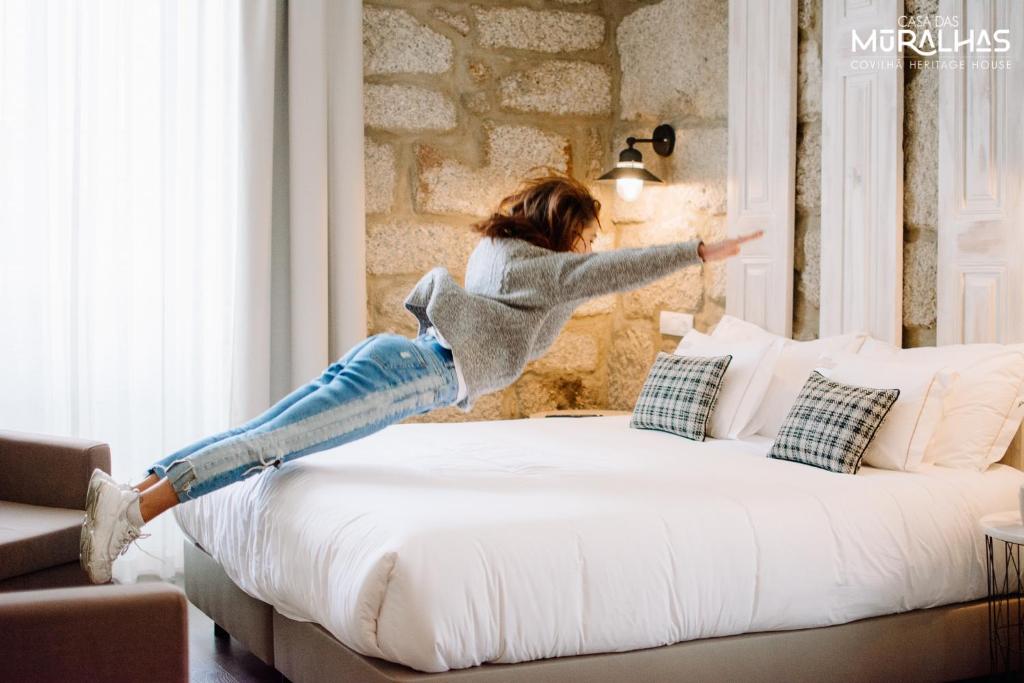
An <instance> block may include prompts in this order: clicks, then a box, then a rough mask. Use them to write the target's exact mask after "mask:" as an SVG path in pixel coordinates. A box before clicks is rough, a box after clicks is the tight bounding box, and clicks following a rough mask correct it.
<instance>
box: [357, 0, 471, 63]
mask: <svg viewBox="0 0 1024 683" xmlns="http://www.w3.org/2000/svg"><path fill="white" fill-rule="evenodd" d="M451 66H452V41H450V40H449V39H448V38H446V37H445V36H443V35H441V34H440V33H438V32H436V31H434V30H432V29H430V28H428V27H427V26H424V25H423V24H421V23H420V22H419V21H417V20H416V18H415V17H413V16H412V15H411V14H409V13H408V12H406V11H404V10H401V9H393V8H390V7H374V6H373V5H364V6H363V71H364V73H366V74H368V75H375V74H399V73H427V74H439V73H444V72H445V71H447V70H448V69H450V68H451Z"/></svg>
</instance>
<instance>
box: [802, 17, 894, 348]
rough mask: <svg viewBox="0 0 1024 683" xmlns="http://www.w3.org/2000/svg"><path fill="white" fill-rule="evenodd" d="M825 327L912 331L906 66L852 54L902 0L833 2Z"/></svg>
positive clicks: (824, 160) (828, 47)
mask: <svg viewBox="0 0 1024 683" xmlns="http://www.w3.org/2000/svg"><path fill="white" fill-rule="evenodd" d="M823 11H824V14H823V17H822V25H823V26H824V37H823V41H824V46H823V59H822V122H821V149H822V153H821V309H820V330H819V331H820V334H821V336H828V335H833V334H841V333H844V332H856V331H867V332H870V333H871V335H872V336H874V337H877V338H878V339H883V340H885V341H888V342H890V343H892V344H895V345H897V346H899V345H900V342H901V339H902V333H903V320H902V315H903V69H902V68H901V67H900V66H899V65H898V62H897V63H896V65H894V63H893V58H892V55H884V54H881V53H879V54H875V55H871V54H869V53H865V52H863V51H862V52H858V53H856V54H854V53H853V51H852V40H851V35H852V31H853V30H854V29H856V30H857V32H858V36H859V37H861V39H863V38H865V37H866V36H868V35H869V34H870V32H871V31H872V30H875V29H878V30H881V29H897V28H898V20H899V17H900V15H901V14H902V13H903V2H902V0H896V1H893V0H824V1H823Z"/></svg>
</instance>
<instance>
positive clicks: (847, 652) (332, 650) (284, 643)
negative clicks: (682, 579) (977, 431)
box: [185, 542, 991, 683]
mask: <svg viewBox="0 0 1024 683" xmlns="http://www.w3.org/2000/svg"><path fill="white" fill-rule="evenodd" d="M185 590H186V593H187V594H188V597H189V599H190V600H191V601H192V602H193V603H194V604H195V605H196V607H198V608H199V609H200V610H202V611H203V612H205V613H206V614H207V615H208V616H209V617H210V618H211V619H213V621H214V622H215V623H216V624H217V625H219V626H220V627H221V628H223V629H225V630H227V631H228V632H230V633H231V635H232V636H233V637H235V638H236V639H238V640H239V641H240V642H242V644H243V645H245V646H246V647H247V648H249V649H250V650H251V651H252V652H253V653H254V654H256V655H257V656H258V657H260V659H262V660H263V661H264V662H267V663H268V664H270V665H271V666H274V667H275V668H276V669H277V670H278V671H279V672H281V674H282V675H284V676H285V677H287V678H288V679H290V680H292V681H295V682H296V683H307V682H308V683H318V682H320V681H325V682H326V681H345V682H358V683H364V682H365V683H389V682H398V681H400V682H403V683H498V682H502V681H515V682H516V683H519V682H523V683H555V682H556V681H557V682H562V681H569V682H571V681H581V682H582V681H587V682H591V681H594V682H601V681H608V682H609V683H610V682H613V681H614V682H619V681H624V680H640V681H645V682H648V681H650V682H655V681H666V682H668V681H673V682H674V681H680V680H700V681H735V680H754V681H808V682H810V681H814V682H817V681H822V680H827V681H830V683H833V682H837V681H858V682H860V681H892V680H899V681H950V680H961V679H967V678H975V677H979V676H985V675H988V674H989V673H990V672H991V670H990V659H989V649H988V643H989V641H988V607H987V603H986V601H984V600H979V601H975V602H966V603H959V604H956V605H948V606H945V607H936V608H933V609H926V610H915V611H913V612H905V613H902V614H894V615H890V616H884V617H875V618H871V619H863V620H861V621H855V622H852V623H849V624H842V625H839V626H829V627H824V628H813V629H803V630H798V631H772V632H766V633H749V634H744V635H738V636H729V637H723V638H707V639H702V640H692V641H688V642H684V643H676V644H674V645H666V646H663V647H656V648H651V649H648V650H635V651H632V652H621V653H609V654H598V655H581V656H576V657H559V658H555V659H544V660H538V661H534V662H522V663H519V664H485V665H483V666H477V667H473V668H470V669H460V670H455V671H447V672H443V673H433V674H428V673H423V672H420V671H415V670H414V669H410V668H408V667H405V666H402V665H399V664H394V663H392V662H387V661H384V660H380V659H376V658H374V657H366V656H364V655H361V654H359V653H357V652H355V651H353V650H351V649H349V648H348V647H346V646H345V645H343V644H342V643H341V642H340V641H338V640H337V639H336V638H334V636H332V635H331V634H330V633H328V632H327V631H326V630H325V629H324V628H323V627H322V626H320V625H318V624H312V623H306V622H298V621H294V620H292V619H288V618H286V617H283V616H281V615H280V614H279V613H277V612H276V611H275V610H274V609H273V608H272V607H271V606H270V605H268V604H266V603H264V602H261V601H259V600H256V599H255V598H252V597H250V596H249V595H247V594H246V593H244V592H243V591H242V590H241V589H239V588H238V587H237V586H236V585H235V584H234V583H233V582H232V581H231V579H230V578H228V576H227V574H225V573H224V570H223V569H222V568H221V567H220V565H219V564H217V562H216V561H214V560H213V559H212V558H211V557H210V556H209V555H208V554H207V553H206V552H205V551H203V550H202V548H200V547H198V546H197V545H194V544H193V543H191V542H186V548H185ZM268 648H269V649H268Z"/></svg>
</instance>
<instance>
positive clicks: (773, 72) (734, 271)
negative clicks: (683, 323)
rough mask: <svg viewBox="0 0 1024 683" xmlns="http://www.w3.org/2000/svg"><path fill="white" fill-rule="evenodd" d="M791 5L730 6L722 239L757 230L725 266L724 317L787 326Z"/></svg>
mask: <svg viewBox="0 0 1024 683" xmlns="http://www.w3.org/2000/svg"><path fill="white" fill-rule="evenodd" d="M796 36H797V30H796V0H775V1H773V2H763V0H730V2H729V181H728V195H729V221H728V222H729V228H728V229H729V234H730V235H737V234H741V233H746V232H750V231H752V230H757V229H764V231H765V236H764V238H763V239H761V240H757V241H755V242H751V243H749V244H747V245H745V246H744V247H743V253H742V254H741V255H740V256H739V257H737V258H734V259H730V260H729V262H728V263H727V265H726V278H727V285H726V304H725V306H726V308H725V310H726V312H727V313H729V314H730V315H734V316H736V317H739V318H743V319H744V320H749V321H750V322H753V323H756V324H757V325H760V326H761V327H764V328H766V329H768V330H770V331H772V332H775V333H776V334H781V335H785V336H787V337H788V336H789V335H790V334H791V331H792V321H793V201H794V197H793V192H794V183H795V180H794V179H795V164H796V64H797V62H796Z"/></svg>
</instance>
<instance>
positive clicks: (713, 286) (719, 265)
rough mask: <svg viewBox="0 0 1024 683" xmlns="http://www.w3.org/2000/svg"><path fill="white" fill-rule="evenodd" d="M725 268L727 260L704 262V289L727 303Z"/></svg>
mask: <svg viewBox="0 0 1024 683" xmlns="http://www.w3.org/2000/svg"><path fill="white" fill-rule="evenodd" d="M725 270H726V267H725V261H715V262H713V263H707V264H704V291H705V292H706V293H707V296H709V297H711V298H712V299H716V300H717V301H719V302H722V303H725V284H726V277H725Z"/></svg>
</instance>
